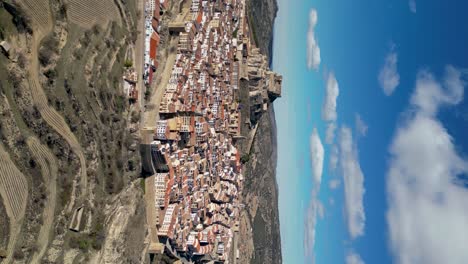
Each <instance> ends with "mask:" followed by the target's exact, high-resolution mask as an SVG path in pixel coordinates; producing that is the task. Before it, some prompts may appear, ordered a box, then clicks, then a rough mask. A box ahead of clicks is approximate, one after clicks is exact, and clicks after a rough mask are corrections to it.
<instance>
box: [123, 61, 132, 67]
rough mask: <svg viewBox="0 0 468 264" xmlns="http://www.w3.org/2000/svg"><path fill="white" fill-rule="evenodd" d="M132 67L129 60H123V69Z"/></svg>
mask: <svg viewBox="0 0 468 264" xmlns="http://www.w3.org/2000/svg"><path fill="white" fill-rule="evenodd" d="M132 66H133V62H132V61H131V60H125V62H124V67H125V68H130V67H132Z"/></svg>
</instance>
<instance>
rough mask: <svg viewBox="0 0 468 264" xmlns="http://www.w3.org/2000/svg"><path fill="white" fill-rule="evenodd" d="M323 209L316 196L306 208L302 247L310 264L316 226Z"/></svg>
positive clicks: (321, 216)
mask: <svg viewBox="0 0 468 264" xmlns="http://www.w3.org/2000/svg"><path fill="white" fill-rule="evenodd" d="M323 214H324V208H323V204H322V203H321V202H320V201H319V200H318V199H317V197H316V195H313V196H312V197H311V199H310V202H309V207H308V208H307V215H306V220H305V232H306V234H305V237H304V247H305V252H306V256H308V257H311V259H312V263H315V254H314V246H315V235H316V228H315V227H316V225H317V220H318V219H319V218H323Z"/></svg>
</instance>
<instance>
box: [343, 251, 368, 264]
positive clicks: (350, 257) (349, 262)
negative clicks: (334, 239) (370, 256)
mask: <svg viewBox="0 0 468 264" xmlns="http://www.w3.org/2000/svg"><path fill="white" fill-rule="evenodd" d="M346 264H364V261H363V260H362V259H361V257H360V256H359V255H358V254H356V253H354V252H349V253H348V254H347V255H346Z"/></svg>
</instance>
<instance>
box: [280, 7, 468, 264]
mask: <svg viewBox="0 0 468 264" xmlns="http://www.w3.org/2000/svg"><path fill="white" fill-rule="evenodd" d="M278 4H279V12H278V17H277V20H276V25H275V36H274V50H273V51H274V57H273V68H274V70H275V71H277V72H279V73H281V74H282V75H283V97H282V98H281V99H278V100H277V101H276V102H275V110H276V119H277V125H278V168H277V181H278V186H279V207H280V224H281V235H282V251H283V252H282V253H283V262H284V263H286V264H289V263H312V262H313V261H314V260H315V263H350V264H352V263H468V236H462V235H460V234H463V233H464V234H466V233H467V232H468V224H466V223H468V204H467V203H465V204H467V205H464V204H463V203H460V202H459V201H460V200H465V201H467V200H468V191H467V189H466V186H468V185H467V182H468V177H467V176H466V175H468V160H467V150H468V142H467V140H465V138H466V136H465V135H466V131H468V122H467V120H468V111H467V110H468V104H467V103H466V102H465V100H464V90H465V81H467V80H468V78H467V77H468V75H467V74H468V71H467V69H468V52H467V51H466V47H468V27H467V26H464V25H467V24H468V21H467V20H468V16H465V12H466V10H467V8H468V2H466V3H463V1H435V0H434V1H431V0H427V1H422V0H415V1H413V0H411V1H408V0H398V1H384V0H372V1H371V0H368V1H364V0H362V1H343V0H327V1H323V0H322V1H320V0H316V1H306V0H295V1H294V3H292V1H287V0H278ZM357 120H359V121H357ZM333 127H334V128H335V129H334V130H332V129H330V128H333ZM327 130H328V131H327ZM332 131H333V132H334V133H330V132H332ZM327 134H328V135H327ZM334 153H336V155H334ZM334 157H335V158H336V159H337V163H336V168H332V167H333V166H331V164H330V161H331V160H332V159H334ZM434 230H436V231H434ZM437 230H438V231H437ZM457 230H458V231H457ZM465 237H466V238H465ZM460 245H461V246H460Z"/></svg>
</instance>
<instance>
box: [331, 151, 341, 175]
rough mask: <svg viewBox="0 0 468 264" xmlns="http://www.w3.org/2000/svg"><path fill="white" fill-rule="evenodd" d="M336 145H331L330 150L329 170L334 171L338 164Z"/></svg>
mask: <svg viewBox="0 0 468 264" xmlns="http://www.w3.org/2000/svg"><path fill="white" fill-rule="evenodd" d="M338 154H339V152H338V147H337V146H336V145H333V146H332V147H331V150H330V170H331V171H335V170H336V167H337V166H338V159H339V158H338Z"/></svg>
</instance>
